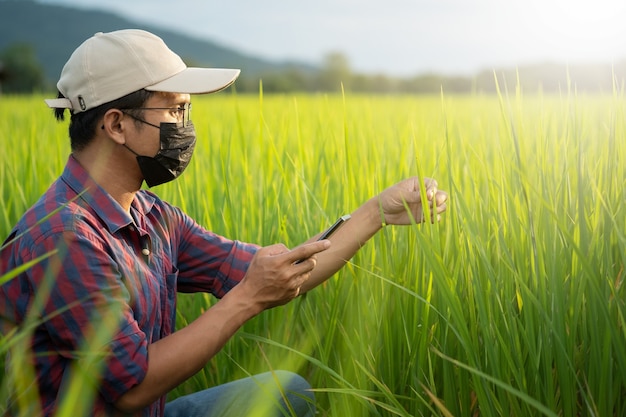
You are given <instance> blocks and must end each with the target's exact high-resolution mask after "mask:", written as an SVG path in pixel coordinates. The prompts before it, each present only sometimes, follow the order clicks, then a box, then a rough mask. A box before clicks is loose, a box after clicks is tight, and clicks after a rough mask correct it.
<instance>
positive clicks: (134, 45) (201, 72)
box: [45, 29, 240, 113]
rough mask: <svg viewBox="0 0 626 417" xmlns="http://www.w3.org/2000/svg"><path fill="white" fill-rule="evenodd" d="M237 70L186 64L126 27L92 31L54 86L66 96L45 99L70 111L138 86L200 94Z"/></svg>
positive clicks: (219, 85) (212, 89)
mask: <svg viewBox="0 0 626 417" xmlns="http://www.w3.org/2000/svg"><path fill="white" fill-rule="evenodd" d="M239 72H240V70H238V69H226V68H188V67H187V65H185V63H184V62H183V60H182V59H181V58H180V57H179V56H178V55H176V54H175V53H174V52H172V51H171V50H170V49H169V48H168V47H167V45H165V43H164V42H163V40H162V39H161V38H159V37H158V36H155V35H153V34H152V33H149V32H146V31H143V30H138V29H126V30H118V31H114V32H109V33H102V32H100V33H96V34H95V35H94V36H93V37H91V38H89V39H87V40H86V41H85V42H83V43H82V44H81V45H80V46H79V47H78V48H77V49H76V50H75V51H74V53H73V54H72V56H71V57H70V59H69V60H68V61H67V63H66V64H65V66H64V67H63V70H62V71H61V78H60V79H59V82H58V83H57V88H58V89H59V91H60V92H61V94H63V96H64V97H66V98H60V99H49V100H45V101H46V103H47V104H48V106H49V107H53V108H65V109H71V110H72V111H73V112H74V113H79V112H83V111H86V110H89V109H93V108H94V107H97V106H99V105H101V104H104V103H108V102H110V101H113V100H117V99H118V98H121V97H124V96H125V95H127V94H130V93H133V92H135V91H137V90H141V89H146V90H151V91H163V92H171V93H186V94H204V93H213V92H215V91H219V90H222V89H224V88H226V87H228V86H229V85H231V84H232V83H233V82H234V81H235V80H236V79H237V77H238V76H239Z"/></svg>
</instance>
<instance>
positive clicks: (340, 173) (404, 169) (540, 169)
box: [0, 84, 626, 416]
mask: <svg viewBox="0 0 626 417" xmlns="http://www.w3.org/2000/svg"><path fill="white" fill-rule="evenodd" d="M623 98H624V97H623V91H622V90H621V89H620V88H619V86H618V85H617V84H616V87H615V89H614V92H613V94H612V95H603V96H593V95H590V96H582V95H578V94H577V93H576V90H575V86H570V87H569V89H568V90H567V91H564V92H563V93H562V95H557V96H552V95H543V94H541V93H537V94H528V93H526V92H522V91H521V90H517V91H512V92H509V91H499V92H498V94H497V95H495V96H490V95H481V94H472V95H467V96H448V95H446V94H445V92H444V93H442V94H441V95H438V96H418V97H415V96H360V95H351V94H349V93H348V94H344V95H322V94H320V95H287V96H280V95H276V96H266V95H263V94H259V95H244V96H242V95H237V94H232V93H221V94H217V95H211V96H206V97H197V98H194V124H195V126H196V129H197V132H198V145H197V147H196V152H195V154H194V157H193V160H192V163H191V165H190V167H189V168H188V170H187V171H186V172H185V174H184V175H183V176H182V177H181V178H180V179H179V180H177V181H175V182H173V183H169V184H166V185H163V186H160V187H157V188H155V190H154V191H155V192H157V193H158V194H159V195H160V196H162V197H163V198H164V199H166V200H168V201H171V202H172V203H174V204H176V205H178V206H180V207H182V208H183V209H184V210H185V211H187V212H188V213H189V214H190V215H191V216H192V217H194V218H195V219H197V220H198V222H199V223H200V224H202V225H204V226H205V227H207V228H208V229H211V230H213V231H215V232H217V233H220V234H223V235H225V236H228V237H232V238H236V239H240V240H244V241H251V242H257V243H260V244H262V245H268V244H273V243H276V242H283V243H285V244H286V245H287V246H289V247H293V246H295V245H297V244H299V243H300V242H302V241H304V240H306V239H307V238H308V237H310V236H311V235H313V234H315V233H317V232H319V231H320V230H322V229H324V228H325V227H327V226H328V225H329V224H330V223H331V222H333V221H334V220H335V219H336V217H338V216H339V215H341V214H344V213H347V212H350V211H351V210H353V209H355V208H356V207H357V206H358V205H360V204H361V203H362V202H363V201H365V200H366V199H368V198H369V197H371V196H372V195H375V194H376V193H378V192H380V191H382V190H383V189H384V188H385V187H387V186H389V185H391V184H393V183H395V182H397V181H399V180H400V179H402V178H404V177H406V176H410V175H418V176H420V177H433V178H435V179H437V181H438V182H439V188H440V189H443V190H447V191H448V192H449V195H450V198H449V202H448V209H447V211H446V213H444V215H443V216H442V220H441V221H440V222H438V223H434V224H430V223H425V224H414V225H411V226H407V227H393V226H387V227H384V228H383V230H381V232H380V233H379V234H378V235H376V236H375V237H374V238H373V239H372V240H371V241H370V242H368V243H367V245H365V246H364V247H363V249H362V250H361V251H360V252H359V253H358V254H357V255H356V256H355V257H354V258H353V259H352V260H351V261H350V262H349V264H348V265H347V266H346V267H345V268H344V269H342V270H341V271H340V272H339V273H337V274H336V276H335V277H333V278H332V279H330V280H329V281H328V282H326V283H324V284H323V285H322V286H321V287H320V288H318V289H316V290H314V291H312V292H310V293H309V294H307V295H306V296H304V297H300V298H299V299H297V300H294V302H292V303H290V304H289V305H286V306H283V307H279V308H276V309H273V310H270V311H266V312H264V313H263V314H261V315H259V316H258V317H256V318H255V319H253V320H251V321H250V322H248V323H246V324H245V325H244V327H243V329H242V330H241V331H240V332H239V333H238V334H237V335H236V337H234V338H233V339H232V340H231V341H230V342H229V343H228V344H227V345H226V347H225V348H224V349H223V350H222V351H221V352H220V353H219V354H218V355H217V356H216V358H215V359H214V360H212V361H211V362H210V363H209V364H207V366H206V367H205V368H204V369H203V370H202V371H201V372H199V373H198V374H196V375H195V376H194V377H192V378H191V379H189V380H188V381H187V382H185V383H184V384H182V385H181V386H180V387H178V388H177V389H176V390H175V391H174V392H173V393H172V395H171V398H173V397H176V396H179V395H183V394H185V393H188V392H192V391H196V390H199V389H203V388H206V387H208V386H211V385H215V384H220V383H223V382H227V381H230V380H232V379H235V378H239V377H243V376H248V375H251V374H255V373H259V372H264V371H267V370H275V369H289V370H293V371H297V372H299V373H301V374H302V375H303V376H305V377H306V378H307V379H308V380H309V381H310V382H311V384H312V385H313V387H314V389H315V392H316V397H317V406H318V410H319V411H320V415H329V416H339V415H350V416H431V415H439V416H511V415H514V416H535V415H545V416H558V415H564V416H574V415H576V416H621V415H624V414H626V358H625V357H624V354H623V353H624V352H626V331H625V330H624V329H625V328H626V327H625V325H626V320H625V317H626V316H625V310H626V306H625V303H626V295H625V294H624V291H625V290H624V286H623V281H624V265H625V264H626V194H625V191H624V190H625V188H626V169H625V168H624V166H625V163H624V161H625V159H626V140H625V136H626V129H625V120H626V119H625V116H626V111H625V107H624V104H623ZM40 100H41V98H40V97H27V98H12V97H7V98H6V100H5V97H3V99H2V100H1V101H0V110H2V112H1V113H0V114H2V115H3V116H1V120H2V126H3V127H4V128H3V130H2V131H1V132H0V141H1V142H2V145H3V147H4V149H5V150H6V152H7V156H6V162H5V163H3V164H2V165H0V195H1V196H2V203H1V204H0V235H1V237H0V238H2V239H4V237H5V236H7V235H8V232H9V230H10V227H11V226H12V225H13V224H14V223H15V222H16V221H17V219H18V217H19V215H20V214H21V213H22V212H23V211H24V210H25V209H26V208H27V207H28V206H29V205H31V204H32V203H34V201H35V200H36V199H37V198H38V197H39V195H40V194H41V193H42V192H43V191H44V190H45V189H46V188H47V186H48V185H49V183H50V182H51V181H52V180H53V179H54V178H55V177H56V176H57V175H58V174H59V173H60V171H61V169H62V166H63V164H64V163H65V160H66V158H67V152H68V145H67V142H68V139H67V138H66V136H67V134H66V125H63V124H57V123H56V122H55V121H54V120H53V117H52V114H51V113H50V112H49V110H47V109H45V106H44V105H43V104H42V103H41V101H40ZM40 109H42V110H40ZM5 279H10V277H9V276H7V277H6V278H5ZM178 302H179V309H178V313H177V322H178V323H177V324H178V326H179V327H180V326H184V325H186V324H187V323H189V322H191V321H192V320H193V319H194V318H195V317H197V316H198V315H199V314H201V313H202V312H203V311H205V310H206V309H207V308H210V306H211V305H212V304H213V303H214V302H215V300H214V299H213V298H212V297H211V296H208V295H206V294H193V295H189V294H181V295H180V296H179V299H178ZM105 336H106V334H104V335H103V337H105ZM16 338H17V336H16V334H10V335H2V339H1V340H0V353H2V352H6V351H7V350H8V346H9V345H15V344H16V343H17V342H14V341H15V340H18V339H16ZM87 351H89V352H93V353H94V355H95V356H91V357H94V358H95V357H97V354H96V353H97V349H92V348H89V349H87ZM31 378H32V376H31ZM25 381H27V380H25ZM11 384H13V386H12V387H11V388H13V389H15V388H16V387H21V386H24V384H26V382H24V381H23V382H19V384H22V385H18V383H17V382H14V381H11V380H9V378H8V377H5V378H4V379H3V384H2V386H3V387H8V386H9V385H11ZM6 392H8V389H7V388H3V389H2V390H0V395H5V393H6ZM1 402H2V401H1V399H0V403H1ZM67 413H68V414H66V415H71V412H70V411H67Z"/></svg>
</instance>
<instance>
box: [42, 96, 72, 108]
mask: <svg viewBox="0 0 626 417" xmlns="http://www.w3.org/2000/svg"><path fill="white" fill-rule="evenodd" d="M44 101H45V102H46V104H47V105H48V107H50V108H53V109H71V108H72V107H73V106H72V102H71V101H70V100H69V99H67V98H49V99H46V100H44Z"/></svg>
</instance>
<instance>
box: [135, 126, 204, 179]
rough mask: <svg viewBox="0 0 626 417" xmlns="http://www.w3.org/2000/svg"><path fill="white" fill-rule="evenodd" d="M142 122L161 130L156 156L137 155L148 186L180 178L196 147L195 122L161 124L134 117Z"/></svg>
mask: <svg viewBox="0 0 626 417" xmlns="http://www.w3.org/2000/svg"><path fill="white" fill-rule="evenodd" d="M134 119H136V120H138V121H140V122H142V123H145V124H147V125H150V126H153V127H156V128H158V129H159V130H160V137H161V147H160V149H159V151H158V152H157V154H156V155H155V156H144V155H139V154H138V153H137V152H135V151H133V150H132V149H130V148H129V147H128V146H126V144H124V146H126V148H127V149H128V150H129V151H131V152H132V153H134V154H135V155H137V163H138V164H139V169H140V170H141V173H142V174H143V179H144V180H145V181H146V184H148V187H154V186H156V185H160V184H164V183H166V182H169V181H172V180H173V179H176V178H178V176H180V174H182V172H183V171H184V170H185V168H187V165H189V161H190V160H191V155H192V154H193V150H194V148H195V147H196V130H195V128H194V126H193V123H191V122H187V123H186V124H185V125H184V126H182V125H181V124H180V123H161V125H160V126H157V125H153V124H152V123H148V122H146V121H145V120H141V119H139V118H134Z"/></svg>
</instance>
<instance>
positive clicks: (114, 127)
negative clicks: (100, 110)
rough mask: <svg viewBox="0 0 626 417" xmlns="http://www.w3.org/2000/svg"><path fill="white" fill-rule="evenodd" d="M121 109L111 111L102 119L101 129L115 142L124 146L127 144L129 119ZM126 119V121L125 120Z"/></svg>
mask: <svg viewBox="0 0 626 417" xmlns="http://www.w3.org/2000/svg"><path fill="white" fill-rule="evenodd" d="M124 116H125V114H124V113H123V112H122V111H121V110H119V109H109V110H107V112H106V113H104V116H103V117H102V123H101V124H100V129H101V130H102V131H104V133H106V135H107V136H108V137H109V138H111V140H113V141H114V142H116V143H118V144H120V145H123V144H125V143H126V136H125V134H126V128H127V127H128V124H127V123H128V118H125V117H124ZM124 119H126V120H124Z"/></svg>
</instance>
